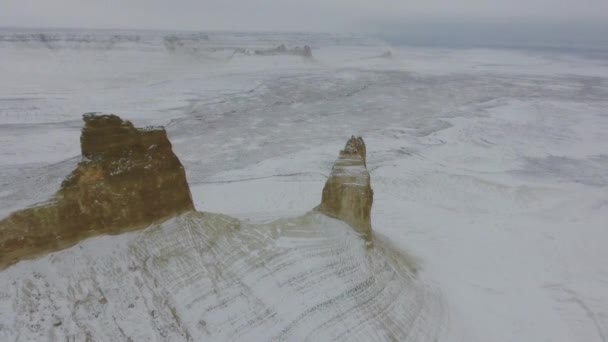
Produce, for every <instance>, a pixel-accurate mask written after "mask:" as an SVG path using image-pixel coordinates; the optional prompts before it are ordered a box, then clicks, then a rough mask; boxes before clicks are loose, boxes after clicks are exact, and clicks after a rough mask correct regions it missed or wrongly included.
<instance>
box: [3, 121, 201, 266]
mask: <svg viewBox="0 0 608 342" xmlns="http://www.w3.org/2000/svg"><path fill="white" fill-rule="evenodd" d="M84 122H85V126H84V128H83V130H82V135H81V138H80V143H81V149H82V156H83V159H82V161H81V162H80V163H79V164H78V167H77V168H76V169H75V170H74V171H73V172H72V173H71V174H70V175H69V176H68V177H67V178H66V179H65V180H64V181H63V183H62V185H61V189H60V190H59V191H58V192H57V193H56V195H55V196H54V198H53V199H52V200H51V201H49V202H48V203H44V204H42V205H40V206H36V207H33V208H28V209H24V210H21V211H18V212H15V213H13V214H11V215H10V216H9V217H7V218H6V219H4V220H2V221H0V250H1V251H2V253H1V254H0V268H1V267H3V266H6V265H8V264H12V263H14V262H16V261H18V260H20V259H24V258H28V257H32V256H35V255H37V254H39V253H43V252H50V251H54V250H58V249H62V248H65V247H68V246H70V245H72V244H74V243H76V242H78V241H80V240H82V239H83V238H86V237H89V236H93V235H98V234H117V233H121V232H124V231H128V230H132V229H135V228H137V227H141V226H146V225H149V224H150V223H152V222H155V221H158V220H162V219H164V218H167V217H170V216H173V215H176V214H179V213H182V212H185V211H190V210H194V205H193V203H192V198H191V194H190V189H189V188H188V183H187V181H186V174H185V171H184V168H183V166H182V164H181V163H180V161H179V159H178V158H177V156H176V155H175V154H174V153H173V151H172V149H171V143H170V142H169V139H168V138H167V134H166V132H165V130H164V129H162V128H145V129H136V128H135V127H133V124H132V123H131V122H129V121H123V120H122V119H121V118H119V117H118V116H115V115H98V114H85V115H84Z"/></svg>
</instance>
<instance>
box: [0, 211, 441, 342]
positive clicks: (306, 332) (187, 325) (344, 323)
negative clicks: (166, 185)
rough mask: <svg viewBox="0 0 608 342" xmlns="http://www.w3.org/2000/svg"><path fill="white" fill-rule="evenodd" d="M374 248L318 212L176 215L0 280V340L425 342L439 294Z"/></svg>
mask: <svg viewBox="0 0 608 342" xmlns="http://www.w3.org/2000/svg"><path fill="white" fill-rule="evenodd" d="M378 241H379V242H377V243H376V244H375V245H374V247H373V248H371V249H370V248H369V247H368V246H367V245H366V244H365V242H364V240H363V239H361V238H360V236H359V235H358V234H356V233H355V232H354V231H353V230H352V228H351V227H349V226H348V225H346V224H344V223H343V222H341V221H338V220H335V219H331V218H328V217H326V216H324V215H322V214H320V213H310V214H307V215H304V216H302V217H298V218H294V219H286V220H277V221H274V222H271V223H268V224H264V225H252V224H247V223H244V222H241V221H238V220H236V219H232V218H229V217H226V216H223V215H218V214H211V213H202V214H201V213H194V212H192V213H187V214H183V215H181V216H179V217H176V218H173V219H170V220H168V221H166V222H164V223H162V224H159V225H153V226H151V227H149V228H148V229H146V230H143V231H139V232H135V233H129V234H126V235H120V236H108V237H98V238H94V239H90V240H87V241H84V242H83V243H80V244H79V245H77V246H74V247H72V248H70V249H67V250H64V251H61V252H57V253H53V254H51V255H49V256H47V257H44V258H42V259H39V260H35V261H25V262H21V263H19V264H17V265H15V266H13V267H11V268H9V269H7V270H5V271H3V272H2V273H0V339H1V340H3V341H11V340H14V339H26V340H48V341H65V340H69V341H71V340H76V341H80V340H86V339H87V338H88V339H92V340H95V341H147V340H156V341H292V340H299V341H304V340H307V341H328V340H335V341H418V342H424V341H429V342H431V341H435V340H436V338H437V337H438V336H439V335H441V334H442V333H445V330H444V328H445V324H446V322H447V321H446V311H445V308H444V305H443V303H442V300H441V296H440V294H439V292H437V291H436V290H435V289H433V288H432V287H430V286H428V285H426V284H424V283H423V282H420V281H419V280H417V279H416V277H415V265H414V264H412V261H411V260H410V259H408V258H407V257H405V256H404V255H403V254H401V253H399V252H397V251H396V250H394V249H393V248H391V247H390V246H388V245H387V244H385V243H384V242H382V241H380V240H378Z"/></svg>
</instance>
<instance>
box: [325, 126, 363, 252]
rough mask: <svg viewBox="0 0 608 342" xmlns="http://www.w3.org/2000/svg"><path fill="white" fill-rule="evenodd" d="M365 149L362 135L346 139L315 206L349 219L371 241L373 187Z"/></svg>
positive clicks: (331, 214)
mask: <svg viewBox="0 0 608 342" xmlns="http://www.w3.org/2000/svg"><path fill="white" fill-rule="evenodd" d="M366 153H367V152H366V148H365V142H364V141H363V139H362V138H361V137H355V136H353V137H351V138H350V139H349V140H348V142H347V143H346V146H345V147H344V150H342V151H340V155H339V157H338V160H336V162H335V164H334V166H333V168H332V170H331V174H330V176H329V178H328V179H327V182H326V183H325V187H324V188H323V195H322V198H321V205H319V207H318V208H317V209H318V210H319V211H320V212H322V213H324V214H326V215H328V216H332V217H335V218H338V219H340V220H342V221H344V222H346V223H348V224H349V225H351V226H352V227H353V228H354V229H355V230H356V231H357V232H359V233H360V234H362V235H363V236H364V237H365V239H366V240H367V241H368V242H371V240H372V225H371V210H372V203H373V201H374V191H373V190H372V187H371V184H370V176H369V172H367V162H366Z"/></svg>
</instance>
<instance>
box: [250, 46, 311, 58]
mask: <svg viewBox="0 0 608 342" xmlns="http://www.w3.org/2000/svg"><path fill="white" fill-rule="evenodd" d="M253 53H254V54H255V55H259V56H277V55H289V56H301V57H305V58H312V49H311V48H310V46H308V45H304V46H303V47H300V46H296V47H294V48H292V49H288V48H287V47H286V46H285V45H279V46H277V47H275V48H272V49H258V50H254V51H253Z"/></svg>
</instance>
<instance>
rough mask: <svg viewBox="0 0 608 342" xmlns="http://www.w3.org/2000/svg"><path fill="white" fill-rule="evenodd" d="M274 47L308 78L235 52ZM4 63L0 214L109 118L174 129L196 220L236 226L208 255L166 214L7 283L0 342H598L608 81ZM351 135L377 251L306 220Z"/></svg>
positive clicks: (99, 37)
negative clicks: (86, 129)
mask: <svg viewBox="0 0 608 342" xmlns="http://www.w3.org/2000/svg"><path fill="white" fill-rule="evenodd" d="M174 35H177V36H178V37H182V40H183V43H180V44H177V43H175V40H174V39H173V38H169V40H168V41H169V43H167V37H172V36H174ZM180 35H182V36H180ZM167 44H173V45H169V46H168V45H167ZM280 44H285V45H286V46H288V47H295V46H303V45H310V46H311V47H312V54H313V58H312V59H305V58H302V57H298V56H254V55H251V54H247V53H240V52H239V51H247V49H249V50H250V49H256V48H272V47H276V46H278V45H280ZM389 49H390V50H391V51H392V54H391V57H390V58H385V57H378V56H382V55H383V53H384V52H385V51H387V50H389ZM0 55H1V56H2V57H1V59H0V80H1V81H0V216H2V217H4V216H6V215H8V214H9V213H10V212H11V211H13V210H17V209H21V208H24V207H27V206H30V205H33V204H35V203H38V202H42V201H45V200H46V199H48V198H49V197H50V196H51V195H52V194H53V193H54V192H55V191H56V190H57V189H58V188H59V184H60V182H61V180H62V179H63V178H64V177H65V176H66V175H67V174H68V173H69V172H70V171H71V170H72V169H73V168H74V166H75V165H76V164H77V163H78V155H79V150H80V146H79V135H80V128H81V122H82V121H81V115H82V114H83V113H85V112H91V111H102V112H109V113H116V114H118V115H120V116H121V117H123V118H125V119H129V120H132V121H133V122H134V124H135V125H136V126H144V125H163V126H165V127H166V129H167V131H168V134H169V138H170V139H171V142H172V144H173V148H174V151H175V152H176V154H177V155H178V157H179V158H180V160H181V161H182V163H183V164H184V166H185V169H186V173H187V177H188V181H189V184H190V187H191V189H192V194H193V197H194V198H193V199H194V202H195V204H196V207H197V209H199V210H201V211H204V212H220V213H222V214H226V215H230V216H233V217H236V218H239V219H241V220H243V221H244V222H245V223H243V226H242V227H240V228H239V229H238V230H235V232H234V233H230V234H227V235H226V236H225V237H223V238H222V240H221V241H217V242H214V243H215V245H213V246H211V247H209V244H210V243H211V242H210V241H212V240H213V236H211V235H213V234H212V232H213V231H214V230H213V227H208V226H206V228H205V227H202V225H203V224H202V223H200V222H199V218H197V217H196V216H187V215H186V216H180V217H177V218H174V219H171V220H169V221H167V222H165V223H162V224H160V225H154V226H151V227H149V228H148V229H146V230H144V231H140V232H135V233H129V234H125V235H121V236H110V237H98V238H93V239H90V240H87V241H84V242H82V243H80V244H79V245H76V246H74V247H72V248H70V249H67V250H64V251H60V252H57V253H53V254H50V255H48V256H45V257H42V258H40V259H38V260H32V261H23V262H20V263H19V264H17V265H14V266H12V267H10V268H8V269H6V270H3V271H1V272H0V340H2V341H4V340H7V341H13V340H15V341H29V340H50V341H52V340H57V341H64V340H66V338H67V339H68V340H69V339H72V340H76V341H79V340H84V339H86V338H87V334H89V335H91V336H92V335H95V336H97V337H98V338H100V339H102V340H107V341H117V340H128V339H129V338H130V339H131V340H132V341H142V340H166V341H175V340H188V339H191V340H195V341H199V340H211V341H217V340H220V341H221V340H243V341H253V340H256V341H257V340H259V341H265V340H269V339H272V338H275V339H278V340H296V341H299V340H305V339H308V340H311V341H317V340H334V339H336V340H357V339H358V340H361V341H375V340H382V339H390V338H396V339H397V340H401V341H406V340H410V341H426V340H428V341H435V340H437V341H465V342H468V341H480V342H485V341H497V342H500V341H530V342H536V341H564V342H570V341H585V342H587V341H588V342H605V341H608V263H607V262H606V260H608V248H606V246H607V244H608V60H604V59H597V58H596V59H591V58H586V57H584V56H583V55H574V54H559V53H557V52H551V53H548V52H547V53H544V52H538V51H537V52H530V51H509V50H484V49H461V50H452V49H438V48H435V49H431V48H409V47H389V46H387V45H386V44H385V43H382V42H379V41H375V40H371V39H362V38H358V37H351V36H330V35H305V34H298V35H287V34H285V35H271V34H266V35H264V34H262V35H254V34H242V35H240V34H219V33H218V34H211V33H210V34H208V35H207V36H202V35H188V34H180V33H171V32H168V33H164V32H121V31H116V32H111V31H91V32H75V31H73V32H72V31H49V32H45V33H44V35H42V36H41V35H40V32H31V31H15V30H8V29H3V30H0ZM353 134H356V135H361V136H363V138H364V139H365V142H366V144H367V166H368V170H369V172H370V174H371V182H372V188H373V189H374V194H375V196H374V199H375V201H374V206H373V210H372V226H373V229H374V231H375V232H376V233H377V235H378V236H379V239H380V240H379V241H380V243H379V245H378V246H377V248H375V249H374V250H373V251H372V252H369V253H367V252H366V250H365V248H364V246H363V242H362V240H360V239H359V237H358V236H357V235H356V234H355V233H354V232H353V231H352V230H351V229H349V227H348V226H347V225H345V224H343V223H341V222H339V221H336V220H333V219H329V218H326V217H324V216H322V215H319V214H310V213H308V212H309V210H310V209H311V208H313V207H314V206H316V205H317V204H318V203H319V201H320V199H321V190H322V188H323V184H324V182H325V180H326V179H327V176H328V175H329V172H330V169H331V165H332V164H333V162H334V161H335V158H336V156H337V153H338V151H339V150H340V149H341V148H342V147H343V144H344V142H345V141H346V140H347V139H348V137H350V136H351V135H353ZM307 213H308V214H307ZM208 215H211V216H212V217H214V218H215V219H217V220H228V219H225V218H224V217H223V216H215V215H212V214H208ZM302 215H304V216H302ZM302 220H304V221H305V222H303V221H302ZM178 226H180V227H181V226H187V227H189V229H188V232H189V235H185V234H184V231H183V230H179V229H176V227H178ZM235 229H236V228H235ZM260 241H265V242H264V243H261V242H260ZM389 241H390V243H389ZM207 247H209V248H207ZM396 251H401V254H399V253H396ZM0 252H1V251H0ZM397 255H399V256H397ZM402 256H404V257H402ZM142 265H145V267H143V266H142ZM395 265H399V266H395ZM403 270H410V272H405V273H403ZM414 270H415V272H414ZM370 279H371V280H370ZM361 284H363V285H361ZM361 286H362V287H361ZM213 289H219V290H221V291H222V292H221V293H222V296H225V298H223V297H222V298H223V301H220V302H214V300H215V299H216V298H218V297H214V296H211V295H209V291H213ZM324 303H325V304H324ZM389 316H391V317H400V320H398V321H394V322H393V321H389V320H388V319H386V317H389ZM117 327H120V328H117ZM75 332H77V333H75Z"/></svg>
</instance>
